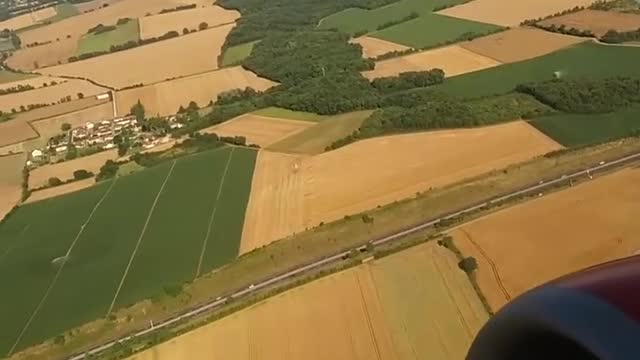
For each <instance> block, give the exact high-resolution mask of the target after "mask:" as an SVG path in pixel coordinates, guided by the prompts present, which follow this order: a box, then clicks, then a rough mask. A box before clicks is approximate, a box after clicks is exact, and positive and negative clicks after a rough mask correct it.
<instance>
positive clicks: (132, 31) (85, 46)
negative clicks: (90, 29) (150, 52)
mask: <svg viewBox="0 0 640 360" xmlns="http://www.w3.org/2000/svg"><path fill="white" fill-rule="evenodd" d="M139 39H140V26H139V25H138V20H137V19H133V20H130V21H129V22H127V23H126V24H123V25H118V26H116V29H115V30H112V31H107V32H105V33H102V34H98V35H95V34H86V35H84V36H83V37H82V38H81V39H80V40H79V41H78V51H77V55H81V54H86V53H93V52H100V51H109V50H110V48H111V46H114V45H121V44H124V43H126V42H129V41H138V40H139Z"/></svg>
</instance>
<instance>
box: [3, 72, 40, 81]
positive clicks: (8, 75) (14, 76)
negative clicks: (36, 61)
mask: <svg viewBox="0 0 640 360" xmlns="http://www.w3.org/2000/svg"><path fill="white" fill-rule="evenodd" d="M36 76H37V75H32V74H21V73H17V72H13V71H8V70H0V84H4V83H9V82H13V81H20V80H24V79H29V78H32V77H36Z"/></svg>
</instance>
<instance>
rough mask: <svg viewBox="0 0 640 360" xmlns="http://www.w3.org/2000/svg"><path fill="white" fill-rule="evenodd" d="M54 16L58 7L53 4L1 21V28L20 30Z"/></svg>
mask: <svg viewBox="0 0 640 360" xmlns="http://www.w3.org/2000/svg"><path fill="white" fill-rule="evenodd" d="M53 16H56V9H55V8H54V7H53V6H52V7H48V8H44V9H40V10H36V11H34V12H29V13H26V14H23V15H20V16H16V17H13V18H11V19H8V20H5V21H2V22H0V29H9V30H19V29H22V28H26V27H28V26H31V25H34V24H37V23H39V22H41V21H44V20H47V19H48V18H50V17H53Z"/></svg>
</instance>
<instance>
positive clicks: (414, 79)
mask: <svg viewBox="0 0 640 360" xmlns="http://www.w3.org/2000/svg"><path fill="white" fill-rule="evenodd" d="M443 81H444V71H443V70H442V69H432V70H428V71H409V72H405V73H401V74H400V75H399V76H391V77H382V78H378V79H375V80H373V81H372V82H371V85H373V87H374V88H376V89H377V90H379V91H380V92H382V93H390V92H397V91H403V90H409V89H414V88H422V87H427V86H431V85H436V84H441V83H442V82H443Z"/></svg>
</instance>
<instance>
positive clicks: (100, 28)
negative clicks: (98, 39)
mask: <svg viewBox="0 0 640 360" xmlns="http://www.w3.org/2000/svg"><path fill="white" fill-rule="evenodd" d="M115 29H116V26H115V25H103V24H98V25H96V26H94V27H92V28H90V29H89V31H87V34H89V35H91V34H93V35H100V34H103V33H106V32H109V31H113V30H115Z"/></svg>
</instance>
